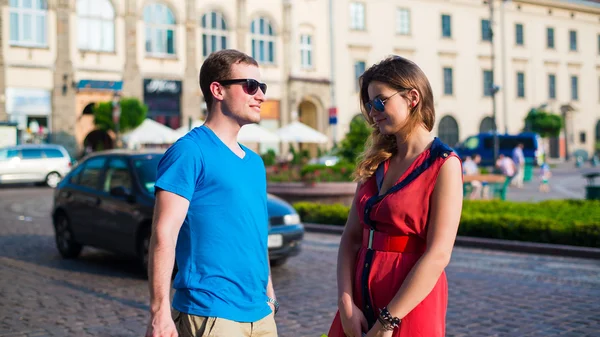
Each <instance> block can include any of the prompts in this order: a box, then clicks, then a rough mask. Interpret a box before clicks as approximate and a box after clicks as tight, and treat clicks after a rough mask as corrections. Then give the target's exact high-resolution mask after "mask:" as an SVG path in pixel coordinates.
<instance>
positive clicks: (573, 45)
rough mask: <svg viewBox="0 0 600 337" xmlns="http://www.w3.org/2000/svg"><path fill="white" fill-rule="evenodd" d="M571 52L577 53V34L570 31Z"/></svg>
mask: <svg viewBox="0 0 600 337" xmlns="http://www.w3.org/2000/svg"><path fill="white" fill-rule="evenodd" d="M569 50H572V51H577V32H576V31H574V30H570V31H569Z"/></svg>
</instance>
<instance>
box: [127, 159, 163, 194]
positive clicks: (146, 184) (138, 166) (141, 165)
mask: <svg viewBox="0 0 600 337" xmlns="http://www.w3.org/2000/svg"><path fill="white" fill-rule="evenodd" d="M161 158H162V154H161V155H149V156H144V157H143V158H142V159H136V160H135V161H134V162H133V167H134V170H135V173H136V175H137V177H138V181H139V182H140V184H141V185H142V187H143V188H144V190H145V191H146V192H148V193H150V194H154V185H155V183H156V171H157V168H158V163H159V162H160V159H161Z"/></svg>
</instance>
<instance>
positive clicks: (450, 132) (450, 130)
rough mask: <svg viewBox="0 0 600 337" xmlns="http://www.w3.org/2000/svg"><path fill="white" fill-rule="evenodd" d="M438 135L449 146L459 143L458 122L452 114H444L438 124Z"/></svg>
mask: <svg viewBox="0 0 600 337" xmlns="http://www.w3.org/2000/svg"><path fill="white" fill-rule="evenodd" d="M438 137H440V140H441V141H442V142H444V143H446V144H448V145H449V146H455V145H456V144H457V143H458V123H456V120H455V119H454V118H453V117H451V116H444V117H443V118H442V120H441V121H440V125H439V126H438Z"/></svg>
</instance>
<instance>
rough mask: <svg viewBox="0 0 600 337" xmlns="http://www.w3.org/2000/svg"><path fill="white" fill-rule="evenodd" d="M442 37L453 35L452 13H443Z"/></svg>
mask: <svg viewBox="0 0 600 337" xmlns="http://www.w3.org/2000/svg"><path fill="white" fill-rule="evenodd" d="M442 37H452V22H451V18H450V15H447V14H443V15H442Z"/></svg>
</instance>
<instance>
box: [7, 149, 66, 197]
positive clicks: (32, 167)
mask: <svg viewBox="0 0 600 337" xmlns="http://www.w3.org/2000/svg"><path fill="white" fill-rule="evenodd" d="M71 165H72V161H71V157H70V156H69V153H68V152H67V150H65V148H64V147H62V146H60V145H53V144H39V145H17V146H10V147H5V148H2V149H0V184H8V183H45V184H46V185H48V186H50V187H52V188H54V187H56V185H58V183H59V182H60V180H61V179H62V177H64V176H65V175H67V173H69V171H70V170H71Z"/></svg>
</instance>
